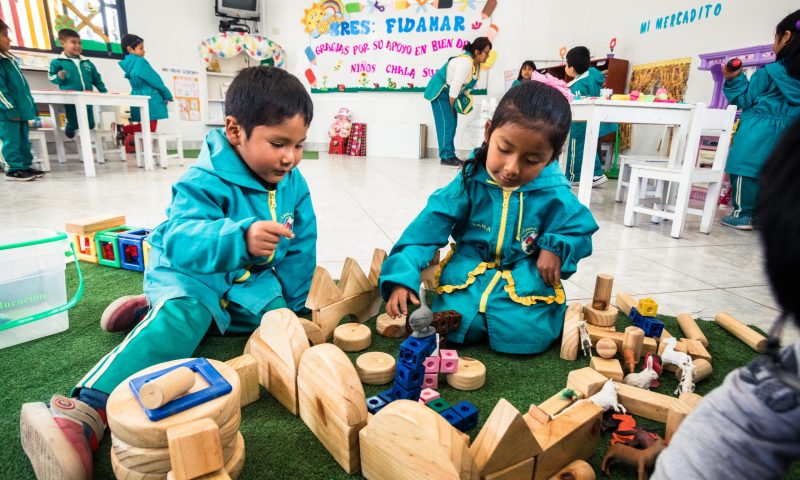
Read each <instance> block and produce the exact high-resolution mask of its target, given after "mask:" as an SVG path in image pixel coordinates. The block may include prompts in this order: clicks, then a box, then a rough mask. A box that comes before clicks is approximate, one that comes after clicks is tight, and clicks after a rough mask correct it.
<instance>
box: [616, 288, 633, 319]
mask: <svg viewBox="0 0 800 480" xmlns="http://www.w3.org/2000/svg"><path fill="white" fill-rule="evenodd" d="M636 305H637V303H636V299H635V298H633V297H632V296H630V295H628V294H627V293H618V294H617V308H619V310H620V311H621V312H622V313H624V314H625V316H628V315H630V314H631V308H633V307H635V306H636Z"/></svg>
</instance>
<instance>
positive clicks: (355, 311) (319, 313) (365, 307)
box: [311, 267, 383, 338]
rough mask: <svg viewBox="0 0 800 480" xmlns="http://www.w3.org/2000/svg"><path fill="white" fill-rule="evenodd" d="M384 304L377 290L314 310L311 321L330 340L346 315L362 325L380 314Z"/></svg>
mask: <svg viewBox="0 0 800 480" xmlns="http://www.w3.org/2000/svg"><path fill="white" fill-rule="evenodd" d="M318 268H319V267H318ZM382 302H383V299H382V298H381V292H380V291H379V290H378V289H377V288H375V289H372V290H370V291H368V292H364V293H359V294H358V295H355V296H352V297H348V298H344V299H342V300H339V301H338V302H336V303H332V304H330V305H327V306H325V307H322V308H320V309H319V310H312V311H311V321H313V322H314V323H316V324H317V325H319V327H320V328H321V329H322V333H324V334H325V338H330V337H331V335H332V334H333V331H334V330H335V329H336V326H337V325H339V322H340V321H341V320H342V318H343V317H344V316H345V315H352V316H354V317H356V319H357V320H358V321H359V322H360V323H364V322H366V321H367V320H369V319H370V318H372V317H374V316H375V315H377V314H378V311H379V310H380V306H381V303H382Z"/></svg>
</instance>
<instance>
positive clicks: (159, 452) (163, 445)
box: [106, 359, 244, 480]
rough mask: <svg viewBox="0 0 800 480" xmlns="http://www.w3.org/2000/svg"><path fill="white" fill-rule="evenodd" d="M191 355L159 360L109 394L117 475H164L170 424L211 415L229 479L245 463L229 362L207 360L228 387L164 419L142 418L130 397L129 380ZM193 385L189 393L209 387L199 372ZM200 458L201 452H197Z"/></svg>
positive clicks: (135, 479) (137, 478)
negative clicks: (173, 359)
mask: <svg viewBox="0 0 800 480" xmlns="http://www.w3.org/2000/svg"><path fill="white" fill-rule="evenodd" d="M188 360H190V359H183V360H175V361H172V362H165V363H160V364H158V365H154V366H152V367H150V368H147V369H145V370H142V371H141V372H138V373H136V374H134V375H133V376H131V377H130V378H128V379H126V380H125V381H123V382H122V383H120V384H119V385H118V386H117V388H115V389H114V391H113V392H111V396H109V397H108V406H107V412H106V413H107V415H108V426H109V428H110V430H111V444H112V448H111V466H112V467H113V469H114V474H115V475H116V477H117V478H118V479H126V480H159V479H166V478H167V473H169V471H170V469H171V466H170V457H169V448H168V446H167V430H168V429H169V428H171V427H174V426H177V425H180V424H183V423H187V422H191V421H194V420H200V419H202V418H210V419H211V420H213V421H214V422H215V423H216V424H217V425H218V426H219V433H220V439H221V443H222V454H223V459H224V461H225V470H226V471H227V472H228V475H230V477H231V478H238V477H239V474H240V473H241V472H242V467H243V466H244V438H243V437H242V434H241V433H240V432H239V423H240V422H241V418H242V417H241V409H240V401H239V396H240V393H241V385H240V383H239V376H238V374H237V373H236V370H234V369H233V368H232V367H230V366H229V365H226V364H225V363H222V362H218V361H216V360H210V359H209V362H210V363H211V365H212V366H213V367H214V368H215V369H217V371H218V372H219V373H220V375H222V377H223V378H225V380H227V381H228V383H230V384H231V387H233V390H231V392H230V393H228V394H227V395H223V396H221V397H217V398H215V399H212V400H209V401H207V402H205V403H201V404H200V405H197V406H195V407H192V408H189V409H187V410H184V411H182V412H180V413H177V414H175V415H172V416H169V417H166V418H164V419H161V420H159V421H157V422H153V421H151V420H150V419H149V418H147V415H146V414H145V412H144V410H143V409H142V406H141V405H140V404H139V402H138V401H137V400H136V397H134V395H133V392H132V391H131V388H130V386H129V384H128V381H129V380H130V379H131V378H136V377H140V376H142V375H144V374H147V373H150V372H155V371H158V370H162V369H164V368H167V367H170V366H172V365H177V364H180V363H185V362H186V361H188ZM195 376H196V382H195V386H194V387H193V388H192V389H191V390H189V393H192V392H195V391H199V390H202V389H204V388H206V387H207V386H208V384H207V383H206V382H205V380H203V378H202V377H201V376H200V375H197V374H195ZM197 455H198V456H202V455H203V452H197Z"/></svg>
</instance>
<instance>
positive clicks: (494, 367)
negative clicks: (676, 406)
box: [0, 263, 800, 479]
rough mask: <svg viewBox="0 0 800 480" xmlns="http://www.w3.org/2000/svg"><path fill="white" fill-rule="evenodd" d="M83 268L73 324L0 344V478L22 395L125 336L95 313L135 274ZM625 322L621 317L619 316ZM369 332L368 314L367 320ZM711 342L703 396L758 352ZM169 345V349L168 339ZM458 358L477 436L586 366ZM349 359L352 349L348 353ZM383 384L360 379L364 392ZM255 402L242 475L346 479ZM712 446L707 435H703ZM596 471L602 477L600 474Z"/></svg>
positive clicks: (473, 353)
mask: <svg viewBox="0 0 800 480" xmlns="http://www.w3.org/2000/svg"><path fill="white" fill-rule="evenodd" d="M80 265H81V269H82V270H83V272H84V275H85V281H86V292H85V294H84V297H83V300H81V302H80V303H79V304H78V305H77V306H76V307H75V308H73V309H72V310H70V329H69V330H68V331H66V332H64V333H60V334H57V335H53V336H50V337H47V338H43V339H40V340H36V341H32V342H28V343H25V344H22V345H17V346H14V347H10V348H7V349H3V350H0V371H2V385H3V386H2V388H0V405H2V409H3V410H2V416H0V444H2V445H3V446H4V448H2V449H0V478H3V479H5V478H8V479H32V478H34V476H33V470H32V469H31V467H30V464H29V462H28V460H27V457H25V455H24V453H23V451H22V448H21V446H20V442H19V409H20V406H21V404H22V403H24V402H35V401H47V400H49V398H50V396H51V395H52V394H54V393H60V394H66V393H68V392H69V390H70V388H71V387H72V386H73V385H74V384H75V383H76V382H77V381H79V380H80V379H81V378H82V377H83V375H84V374H85V373H86V371H87V370H88V369H89V368H91V367H92V366H93V365H94V364H95V362H97V361H98V360H99V359H100V358H101V357H102V356H103V355H104V354H106V353H107V352H108V351H109V350H111V349H112V348H113V347H115V346H116V345H117V344H118V343H119V342H120V341H121V340H122V339H123V337H124V335H123V334H120V333H106V332H103V331H101V330H100V327H99V318H100V314H101V313H102V311H103V309H104V308H105V307H106V306H107V305H108V304H109V303H110V302H111V301H112V300H114V299H116V298H117V297H119V296H122V295H128V294H136V293H141V291H142V274H141V273H137V272H131V271H127V270H117V269H114V268H109V267H104V266H97V265H91V264H86V263H81V264H80ZM67 284H68V289H69V291H70V292H73V291H74V290H75V288H76V275H75V274H74V270H73V269H72V267H71V266H68V268H67ZM662 320H664V323H665V324H666V327H667V328H668V329H669V330H670V331H671V332H672V333H673V334H676V335H677V334H679V333H680V328H679V327H678V325H677V322H676V321H675V319H674V318H671V317H662ZM618 323H619V324H620V325H619V327H618V328H619V329H623V328H624V325H626V324H627V320H620V322H618ZM367 325H368V326H369V327H370V328H372V329H373V331H374V327H375V320H374V319H372V320H370V321H369V322H367ZM700 325H701V328H702V330H703V332H704V333H705V334H706V336H707V337H708V341H709V343H710V348H709V352H710V353H711V355H712V356H713V357H714V362H713V365H714V373H713V374H712V376H711V377H710V378H709V379H707V380H705V381H703V382H700V383H699V384H698V385H697V392H698V393H699V394H701V395H705V394H707V393H708V392H709V391H710V390H711V389H712V388H714V387H716V386H717V385H719V384H720V383H721V382H722V380H723V379H724V377H725V375H726V374H727V373H728V372H729V371H731V370H732V369H734V368H736V367H738V366H741V365H743V364H745V363H747V362H749V361H750V360H752V359H753V358H755V356H756V354H755V353H754V352H753V351H752V350H751V349H750V348H749V347H747V346H746V345H744V344H743V343H741V342H740V341H739V340H737V339H736V338H734V337H733V336H731V335H730V334H728V333H727V332H725V331H724V330H722V329H721V328H720V327H718V326H716V325H715V324H714V323H713V322H702V323H700ZM246 341H247V337H246V336H233V337H209V338H207V339H206V340H204V341H203V343H202V344H201V346H200V348H199V349H198V351H197V355H196V356H205V357H210V358H216V359H219V360H227V359H230V358H233V357H236V356H238V355H240V354H241V353H242V349H243V348H244V345H245V342H246ZM399 346H400V340H399V339H389V338H384V337H381V336H379V335H373V343H372V346H371V347H370V350H379V351H385V352H387V353H389V354H391V355H393V356H396V355H397V353H398V350H399ZM165 348H169V346H168V345H167V346H165ZM458 352H459V355H461V356H469V357H473V358H477V359H478V360H480V361H481V362H483V363H484V364H485V365H486V369H487V381H486V385H485V386H484V387H483V388H482V389H480V390H477V391H473V392H461V391H457V390H454V389H452V388H449V387H448V386H447V384H446V382H445V381H444V377H443V376H442V377H441V378H440V380H441V383H440V388H439V392H440V393H441V395H442V398H444V399H446V400H447V401H449V402H450V403H451V404H455V403H458V402H459V401H461V400H469V401H470V402H472V403H473V404H475V405H476V406H477V407H478V408H479V409H480V422H479V426H478V428H475V429H473V430H472V431H470V432H468V433H469V434H470V436H471V437H472V438H473V439H474V438H475V436H476V435H477V433H478V432H479V431H480V427H481V426H482V425H483V422H484V421H485V420H486V418H487V417H488V415H489V413H490V412H491V410H492V408H493V407H494V405H495V404H496V403H497V401H498V399H500V398H505V399H507V400H508V401H509V402H511V403H512V404H513V405H514V406H515V407H517V408H518V409H519V410H520V411H522V412H525V411H527V409H528V406H529V405H530V404H532V403H537V404H538V403H540V402H542V401H543V400H545V399H547V398H549V397H550V396H552V395H553V394H555V393H557V392H559V391H560V390H562V389H563V388H564V386H565V384H566V380H567V374H568V373H569V371H570V370H574V369H577V368H582V367H585V366H588V364H589V360H588V359H585V358H580V359H579V360H578V361H575V362H566V361H563V360H561V359H559V357H558V355H559V342H555V343H554V345H553V347H552V348H550V350H548V351H547V352H545V353H543V354H540V355H534V356H510V355H502V354H497V353H493V352H491V351H490V350H489V348H488V347H487V346H474V347H465V348H460V349H459V350H458ZM348 355H349V356H350V358H351V359H355V358H356V357H357V356H358V355H359V354H348ZM675 387H676V381H675V378H674V376H673V375H671V374H668V375H665V376H664V379H663V386H662V387H661V389H660V390H659V391H660V392H662V393H666V394H671V392H672V391H673V390H674V389H675ZM386 388H389V386H388V385H385V386H365V393H366V395H367V396H370V395H375V394H377V393H378V392H379V391H381V390H384V389H386ZM261 395H262V397H261V400H260V401H258V402H256V403H254V404H252V405H249V406H247V407H245V408H244V409H243V410H242V424H241V432H242V434H243V435H244V439H245V444H246V452H247V453H246V457H245V458H246V460H245V466H244V471H243V473H242V476H241V477H240V478H242V479H264V478H270V479H298V478H302V479H343V478H360V477H358V476H355V477H350V476H348V475H347V474H345V473H344V471H343V470H342V469H341V468H340V467H339V465H338V464H337V463H336V462H335V461H334V460H333V458H332V457H331V456H330V455H329V454H328V452H327V451H326V450H325V449H324V448H323V446H322V444H320V443H319V441H317V439H316V438H315V437H314V435H313V434H312V433H311V431H310V430H309V429H308V428H307V427H306V425H305V424H304V423H303V422H302V420H300V419H299V418H298V417H294V416H292V415H291V414H289V412H288V411H287V410H286V409H285V408H283V407H282V406H281V405H280V404H279V403H278V402H277V401H276V400H274V399H273V398H272V397H271V396H270V395H269V393H267V392H266V391H265V390H263V389H262V391H261ZM638 420H639V423H640V425H643V426H645V427H648V428H652V429H654V430H655V431H656V432H657V433H659V434H662V435H663V433H664V426H663V424H659V423H656V422H650V421H646V420H644V419H638ZM609 437H610V436H609V434H603V436H602V438H601V444H600V447H599V448H598V450H597V452H596V453H595V454H594V455H593V456H592V457H591V458H590V459H589V461H590V463H591V464H592V465H593V466H594V467H595V469H596V470H597V466H598V465H599V464H600V461H601V459H602V457H603V454H604V453H605V450H606V448H607V446H608V441H609ZM707 441H708V442H710V443H711V444H713V442H714V439H712V438H708V439H707ZM110 448H111V442H110V436H109V435H106V436H105V438H104V439H103V442H102V444H101V446H100V450H99V452H98V453H97V454H96V455H95V475H94V478H96V479H107V478H113V473H112V471H111V464H110V457H109V449H110ZM613 473H614V475H613V476H612V477H611V478H635V474H634V471H633V470H631V469H628V468H626V467H622V466H620V467H617V468H615V469H614V470H613ZM789 477H791V478H800V468H798V466H797V465H795V468H793V469H792V473H791V475H790V476H789ZM598 478H605V477H604V476H603V475H601V474H599V472H598Z"/></svg>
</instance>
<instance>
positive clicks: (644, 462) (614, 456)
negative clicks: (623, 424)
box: [600, 435, 667, 480]
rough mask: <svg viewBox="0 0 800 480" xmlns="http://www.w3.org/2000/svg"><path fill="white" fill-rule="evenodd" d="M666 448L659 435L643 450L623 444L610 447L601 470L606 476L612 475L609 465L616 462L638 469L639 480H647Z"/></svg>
mask: <svg viewBox="0 0 800 480" xmlns="http://www.w3.org/2000/svg"><path fill="white" fill-rule="evenodd" d="M665 448H667V445H666V443H665V442H664V439H662V438H661V437H659V436H657V435H656V438H655V439H654V440H653V444H652V445H650V446H649V447H647V448H644V449H642V450H640V449H638V448H634V447H629V446H627V445H621V444H615V445H611V446H609V447H608V451H607V452H606V456H605V457H603V463H602V464H601V465H600V469H601V470H603V472H605V474H606V475H611V469H610V468H609V464H610V463H611V462H613V461H615V460H616V461H620V462H622V463H624V464H626V465H632V466H635V467H637V472H638V478H639V480H645V479H646V478H647V472H650V471H652V470H653V467H654V466H655V464H656V458H658V455H659V454H660V453H661V452H662V451H663V450H664V449H665Z"/></svg>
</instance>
